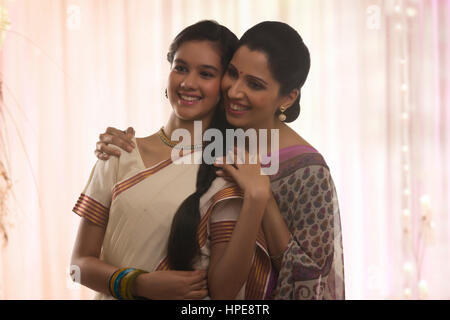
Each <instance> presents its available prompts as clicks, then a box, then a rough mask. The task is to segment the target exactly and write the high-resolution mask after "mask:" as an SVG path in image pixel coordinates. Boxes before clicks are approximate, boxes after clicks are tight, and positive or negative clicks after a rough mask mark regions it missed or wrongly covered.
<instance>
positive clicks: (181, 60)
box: [174, 58, 219, 72]
mask: <svg viewBox="0 0 450 320" xmlns="http://www.w3.org/2000/svg"><path fill="white" fill-rule="evenodd" d="M174 62H177V63H182V64H185V65H189V63H187V62H186V61H184V60H183V59H180V58H178V59H175V60H174ZM200 68H206V69H212V70H214V71H217V72H219V69H217V68H216V67H214V66H212V65H209V64H202V65H200Z"/></svg>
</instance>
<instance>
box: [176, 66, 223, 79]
mask: <svg viewBox="0 0 450 320" xmlns="http://www.w3.org/2000/svg"><path fill="white" fill-rule="evenodd" d="M174 69H175V71H177V72H189V69H188V68H187V67H185V66H183V65H176V66H175V67H174ZM200 76H201V77H202V78H205V79H210V78H214V76H215V75H214V74H213V73H211V72H208V71H200Z"/></svg>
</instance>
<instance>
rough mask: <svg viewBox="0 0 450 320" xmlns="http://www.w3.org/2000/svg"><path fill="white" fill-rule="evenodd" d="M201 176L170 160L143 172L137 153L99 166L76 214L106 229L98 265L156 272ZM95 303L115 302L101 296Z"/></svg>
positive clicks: (189, 166)
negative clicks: (178, 212) (177, 216)
mask: <svg viewBox="0 0 450 320" xmlns="http://www.w3.org/2000/svg"><path fill="white" fill-rule="evenodd" d="M134 142H135V143H136V141H134ZM201 155H202V153H201V152H196V153H194V157H198V156H200V157H201ZM188 156H189V157H190V156H191V155H188ZM179 160H180V161H181V160H182V159H179ZM197 171H198V165H197V164H179V163H177V164H175V163H173V162H172V160H171V159H167V160H164V161H161V162H160V163H158V164H156V165H154V166H152V167H150V168H145V165H144V163H143V161H142V158H141V156H140V154H139V151H138V148H135V149H134V150H133V151H132V152H131V153H128V152H125V151H123V152H122V155H121V157H120V158H116V157H111V158H110V159H109V160H107V161H98V162H97V163H96V165H95V167H94V169H93V170H92V173H91V176H90V178H89V181H88V183H87V186H86V187H85V189H84V190H83V193H82V194H81V196H80V198H79V200H78V202H77V204H76V205H75V208H74V209H73V211H74V212H75V213H77V214H78V215H80V216H81V217H84V218H86V219H88V220H90V221H91V222H93V223H95V224H97V225H99V226H101V227H103V228H106V231H105V237H104V240H103V246H102V252H101V256H100V259H101V260H103V261H105V262H106V263H108V264H111V265H113V266H116V267H117V268H122V267H133V268H138V269H143V270H146V271H154V270H156V269H157V268H158V266H159V265H160V264H161V261H162V260H163V259H164V258H165V256H166V253H167V242H168V238H169V232H170V227H171V225H172V219H173V216H174V214H175V212H176V210H177V209H178V207H179V206H180V204H181V203H182V202H183V200H184V199H185V198H187V197H188V196H189V195H190V194H191V193H193V192H194V191H195V181H196V178H197ZM95 298H96V299H112V297H111V296H109V295H105V294H102V293H98V294H97V295H96V297H95Z"/></svg>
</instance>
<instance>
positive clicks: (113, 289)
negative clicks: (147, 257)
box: [108, 268, 147, 300]
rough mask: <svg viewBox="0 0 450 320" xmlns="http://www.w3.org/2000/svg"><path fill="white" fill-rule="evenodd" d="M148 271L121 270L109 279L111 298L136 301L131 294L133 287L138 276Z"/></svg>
mask: <svg viewBox="0 0 450 320" xmlns="http://www.w3.org/2000/svg"><path fill="white" fill-rule="evenodd" d="M143 273H147V271H144V270H140V269H135V268H120V269H118V270H116V271H114V273H113V274H112V275H111V277H110V278H109V283H108V289H109V293H110V294H111V296H113V297H114V298H116V299H119V300H135V299H136V298H135V297H134V296H133V295H132V293H131V286H132V285H133V283H134V281H135V280H136V278H137V276H139V275H141V274H143Z"/></svg>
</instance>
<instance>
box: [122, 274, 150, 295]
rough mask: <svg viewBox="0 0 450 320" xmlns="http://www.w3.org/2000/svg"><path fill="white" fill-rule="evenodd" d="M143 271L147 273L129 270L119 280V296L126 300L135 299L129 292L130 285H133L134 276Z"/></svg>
mask: <svg viewBox="0 0 450 320" xmlns="http://www.w3.org/2000/svg"><path fill="white" fill-rule="evenodd" d="M144 273H148V272H147V271H144V270H140V269H135V270H133V271H131V272H129V273H128V274H127V275H126V276H125V277H124V278H123V279H122V281H121V288H120V293H121V296H122V297H123V298H124V299H126V300H136V297H134V296H133V294H132V292H131V287H132V286H133V283H134V281H135V280H136V278H137V277H138V276H139V275H141V274H144Z"/></svg>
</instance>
